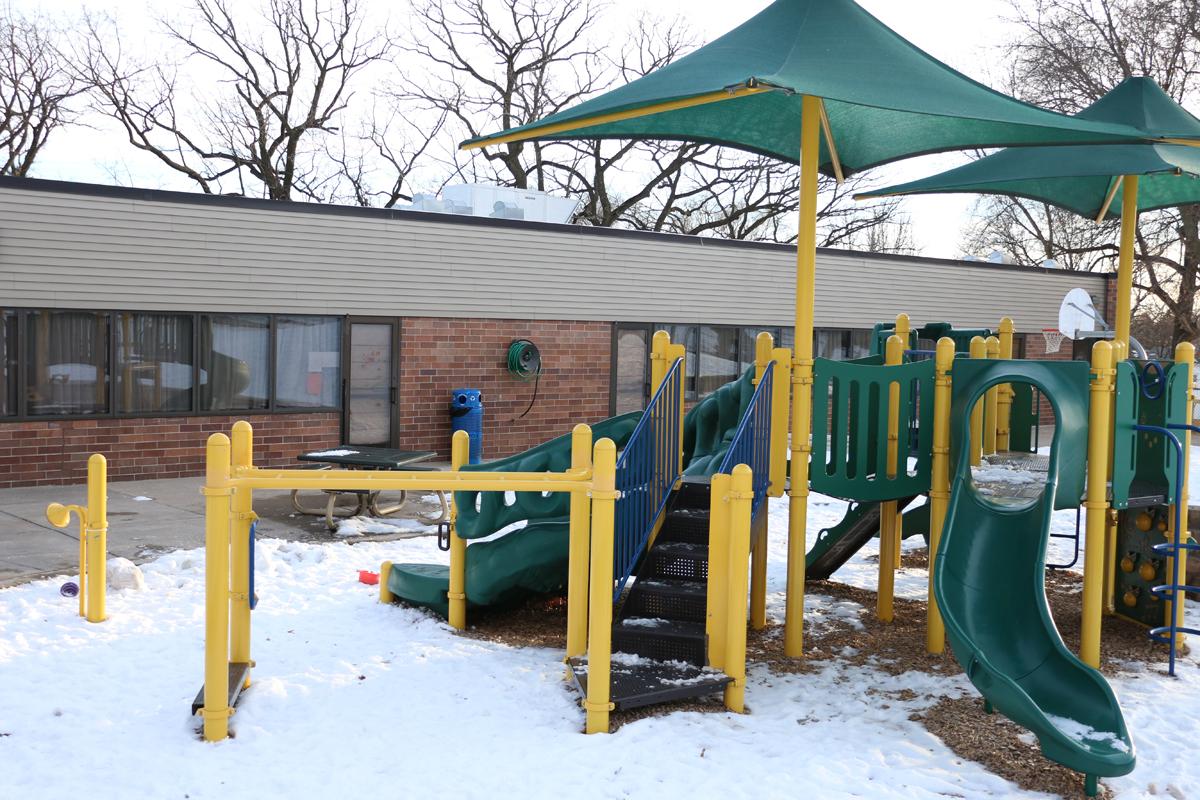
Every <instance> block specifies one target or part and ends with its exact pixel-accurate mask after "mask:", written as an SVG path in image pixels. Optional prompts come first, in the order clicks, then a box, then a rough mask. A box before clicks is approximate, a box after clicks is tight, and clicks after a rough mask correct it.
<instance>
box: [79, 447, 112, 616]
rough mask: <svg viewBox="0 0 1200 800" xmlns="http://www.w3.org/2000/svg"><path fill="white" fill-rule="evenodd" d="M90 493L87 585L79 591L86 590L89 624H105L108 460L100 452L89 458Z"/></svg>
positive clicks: (85, 532) (88, 481)
mask: <svg viewBox="0 0 1200 800" xmlns="http://www.w3.org/2000/svg"><path fill="white" fill-rule="evenodd" d="M87 494H88V504H87V515H86V516H87V526H86V528H85V530H84V539H85V540H86V542H87V544H86V546H85V547H84V549H85V550H86V552H87V556H86V560H85V561H86V563H85V568H84V572H86V573H87V585H86V587H84V586H81V587H79V592H80V594H83V592H84V589H85V588H86V590H87V614H86V619H87V621H88V622H103V621H104V620H105V619H106V618H107V617H108V615H107V614H106V613H105V608H104V603H105V592H106V589H107V583H108V575H107V570H108V461H107V459H105V458H104V456H102V455H100V454H99V453H93V454H92V455H91V456H89V457H88V465H87Z"/></svg>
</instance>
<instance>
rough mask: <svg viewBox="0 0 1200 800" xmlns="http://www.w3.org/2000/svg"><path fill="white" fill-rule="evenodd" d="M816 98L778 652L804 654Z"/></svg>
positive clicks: (802, 230)
mask: <svg viewBox="0 0 1200 800" xmlns="http://www.w3.org/2000/svg"><path fill="white" fill-rule="evenodd" d="M820 137H821V99H820V98H819V97H812V96H810V95H805V96H804V97H803V98H801V122H800V211H799V216H800V219H799V225H798V228H797V236H796V328H795V346H796V352H795V356H794V360H793V361H792V384H793V386H794V389H793V391H792V481H791V487H790V491H789V495H790V497H789V503H788V562H787V603H786V615H787V616H786V622H785V626H784V637H783V651H784V653H785V654H786V655H788V656H791V657H793V658H795V657H799V656H801V655H803V654H804V568H805V564H804V558H805V553H806V552H807V549H808V545H807V541H806V537H807V533H808V460H809V455H810V453H812V442H811V441H810V434H811V431H812V387H813V312H814V297H815V293H816V273H817V164H818V160H819V149H820V144H821V138H820Z"/></svg>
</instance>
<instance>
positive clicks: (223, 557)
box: [200, 433, 233, 742]
mask: <svg viewBox="0 0 1200 800" xmlns="http://www.w3.org/2000/svg"><path fill="white" fill-rule="evenodd" d="M229 450H230V447H229V437H228V436H226V435H225V434H223V433H214V434H213V435H212V436H209V437H208V446H207V449H206V453H205V472H204V488H203V489H201V490H200V491H201V493H202V494H203V495H204V553H205V556H204V558H205V564H204V709H203V710H202V711H201V714H202V715H203V717H204V740H205V741H207V742H217V741H220V740H222V739H224V738H225V737H226V736H228V735H229V717H230V715H231V714H232V713H233V709H231V708H230V707H229V504H230V494H231V490H230V488H229V457H230V454H229Z"/></svg>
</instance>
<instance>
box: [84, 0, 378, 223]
mask: <svg viewBox="0 0 1200 800" xmlns="http://www.w3.org/2000/svg"><path fill="white" fill-rule="evenodd" d="M263 3H264V4H263V5H262V6H260V10H261V19H258V20H253V21H252V20H248V19H247V18H246V17H247V15H246V14H245V13H244V12H243V6H242V5H241V4H238V3H235V2H233V0H193V2H192V5H191V17H190V19H189V20H188V22H187V23H186V24H185V22H183V21H181V20H178V19H165V20H162V21H161V22H162V24H163V26H164V27H165V30H166V33H167V36H168V39H169V40H170V41H171V43H172V44H173V45H174V46H175V47H176V48H177V49H178V50H179V51H180V52H182V53H184V54H185V56H184V58H183V59H182V60H180V61H177V62H175V63H157V64H155V63H150V64H146V63H140V62H138V61H136V60H134V59H132V58H130V57H129V56H128V55H127V54H126V53H124V52H123V51H122V49H121V45H120V43H119V37H118V36H114V35H112V31H110V30H109V29H108V27H109V26H106V25H105V24H103V22H102V21H99V20H97V19H95V18H92V19H90V20H89V32H90V36H89V37H88V41H87V43H86V45H85V48H84V52H83V53H82V58H81V59H79V61H80V66H81V72H82V75H83V77H84V78H85V79H86V80H87V82H88V83H89V84H91V86H92V87H94V90H95V92H96V95H97V97H98V98H99V100H98V106H99V107H100V108H101V109H102V110H103V111H104V112H106V113H107V114H109V115H110V116H111V117H113V118H114V119H115V120H116V121H117V122H118V123H119V124H120V125H121V126H122V128H123V129H124V131H125V133H126V135H127V136H128V139H129V142H130V144H132V145H133V146H134V147H136V148H138V149H139V150H142V151H143V152H146V153H149V154H151V155H153V156H154V157H155V158H157V159H158V160H159V161H160V162H161V163H162V164H164V165H166V166H167V167H168V168H170V169H172V170H174V171H176V172H178V173H180V174H182V175H185V176H186V177H188V178H189V179H191V180H192V181H194V182H195V183H196V184H197V186H199V187H200V189H201V191H203V192H205V193H215V192H223V191H228V190H229V189H230V188H231V187H232V188H236V190H237V192H238V193H241V194H259V193H261V194H262V195H263V196H265V197H268V198H270V199H273V200H289V199H295V198H298V197H303V198H310V199H314V200H320V199H326V198H327V197H328V196H330V195H331V194H332V193H333V192H334V191H335V186H336V184H337V182H338V180H339V179H341V177H343V176H342V175H341V174H340V173H339V170H338V169H336V168H333V167H331V166H330V165H329V164H328V160H327V158H326V155H327V152H328V142H327V141H322V140H321V138H322V137H329V136H336V135H337V134H339V132H340V127H339V126H340V120H341V118H342V117H343V116H344V115H345V113H346V109H347V106H348V105H349V104H350V102H351V98H352V96H353V93H354V90H353V84H354V80H355V78H356V77H357V76H359V75H360V74H361V73H363V72H364V71H365V70H366V69H367V68H368V67H370V66H371V65H372V64H375V63H376V62H379V61H382V60H384V59H386V58H388V57H389V56H390V55H391V54H392V52H393V49H394V47H393V44H394V43H393V40H392V39H391V38H390V37H389V35H388V34H387V33H386V32H385V31H377V30H370V31H369V32H368V30H367V26H366V25H365V24H364V19H363V12H362V10H361V8H360V6H359V4H358V2H357V0H263ZM188 67H191V68H193V69H192V71H191V72H188V73H187V74H186V75H185V71H186V68H188ZM185 78H190V81H189V80H185ZM203 87H213V89H212V91H206V90H205V89H204V88H203Z"/></svg>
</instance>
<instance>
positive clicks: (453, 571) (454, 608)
mask: <svg viewBox="0 0 1200 800" xmlns="http://www.w3.org/2000/svg"><path fill="white" fill-rule="evenodd" d="M470 449H471V436H470V434H468V433H467V432H466V431H455V432H454V436H453V438H452V439H451V440H450V469H451V470H453V471H454V472H457V471H458V470H459V469H461V468H462V465H463V464H466V463H467V461H468V460H469V458H470ZM457 525H458V506H457V505H456V504H455V502H454V495H453V494H451V495H450V586H449V587H448V591H447V592H446V600H447V601H448V604H449V614H447V621H448V622H449V623H450V627H451V628H454V629H456V630H460V631H461V630H465V629H466V627H467V542H466V540H465V539H462V538H460V537H459V535H458V529H457Z"/></svg>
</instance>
